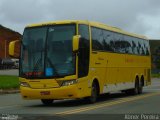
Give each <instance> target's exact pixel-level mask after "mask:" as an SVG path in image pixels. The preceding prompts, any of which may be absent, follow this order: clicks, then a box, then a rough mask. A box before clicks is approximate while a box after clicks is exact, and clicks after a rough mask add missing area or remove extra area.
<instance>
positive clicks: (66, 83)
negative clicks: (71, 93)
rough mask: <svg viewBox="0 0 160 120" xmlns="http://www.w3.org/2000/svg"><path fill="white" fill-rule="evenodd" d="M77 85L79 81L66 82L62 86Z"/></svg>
mask: <svg viewBox="0 0 160 120" xmlns="http://www.w3.org/2000/svg"><path fill="white" fill-rule="evenodd" d="M76 83H77V80H66V81H63V82H62V86H69V85H73V84H76Z"/></svg>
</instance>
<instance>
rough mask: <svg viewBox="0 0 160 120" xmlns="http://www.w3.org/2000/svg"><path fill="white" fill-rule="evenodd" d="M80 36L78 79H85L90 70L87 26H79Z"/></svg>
mask: <svg viewBox="0 0 160 120" xmlns="http://www.w3.org/2000/svg"><path fill="white" fill-rule="evenodd" d="M78 34H79V35H81V38H80V42H79V54H78V58H79V59H78V66H79V67H78V77H84V76H86V75H88V69H89V49H90V47H89V45H90V42H89V27H88V26H87V25H79V33H78Z"/></svg>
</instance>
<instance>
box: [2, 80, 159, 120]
mask: <svg viewBox="0 0 160 120" xmlns="http://www.w3.org/2000/svg"><path fill="white" fill-rule="evenodd" d="M1 114H3V115H6V114H11V115H19V116H21V115H22V116H23V117H24V116H30V117H31V116H32V119H35V118H34V117H36V119H38V118H39V120H42V119H43V117H42V116H45V117H46V115H47V116H48V117H49V118H48V119H53V118H55V119H58V120H61V119H77V120H81V119H83V120H86V119H87V118H90V119H92V120H94V119H95V120H96V119H99V120H100V119H103V118H104V119H106V118H107V117H111V118H113V119H118V118H119V119H120V118H121V119H122V118H123V119H125V117H126V119H127V117H130V116H127V115H130V114H133V115H136V114H137V115H138V116H137V117H139V118H140V117H142V116H143V115H144V116H143V117H148V116H145V115H146V114H156V115H158V114H159V116H152V117H156V118H158V120H159V119H160V79H153V80H152V85H151V86H148V87H145V88H144V92H143V94H141V95H135V96H127V95H126V94H124V93H120V92H119V93H118V92H117V93H113V94H110V95H103V96H101V97H100V98H99V100H98V102H97V103H95V104H88V103H87V102H86V101H85V100H61V101H58V100H57V101H55V102H54V103H53V104H52V105H51V106H44V105H42V104H41V102H40V100H31V101H28V100H23V99H22V98H21V96H20V94H6V95H0V118H1V116H2V115H1ZM34 115H35V116H34ZM33 116H34V117H33ZM37 117H38V118H37ZM131 117H133V116H131ZM27 119H28V118H27ZM45 119H46V118H45ZM0 120H1V119H0ZM109 120H110V119H109Z"/></svg>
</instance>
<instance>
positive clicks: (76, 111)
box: [55, 92, 160, 115]
mask: <svg viewBox="0 0 160 120" xmlns="http://www.w3.org/2000/svg"><path fill="white" fill-rule="evenodd" d="M155 95H160V92H158V93H150V94H147V95H141V96H135V97H130V98H120V99H119V100H117V101H111V102H105V103H100V104H98V105H94V106H89V107H83V108H78V109H74V110H69V111H68V110H67V111H63V112H58V113H55V114H56V115H69V114H75V113H80V112H84V111H89V110H93V109H98V108H103V107H109V106H113V105H117V104H120V103H126V102H131V101H135V100H139V99H144V98H147V97H151V96H155Z"/></svg>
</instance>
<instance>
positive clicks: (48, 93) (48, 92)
mask: <svg viewBox="0 0 160 120" xmlns="http://www.w3.org/2000/svg"><path fill="white" fill-rule="evenodd" d="M40 93H41V95H50V94H51V93H50V91H42V92H40Z"/></svg>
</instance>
